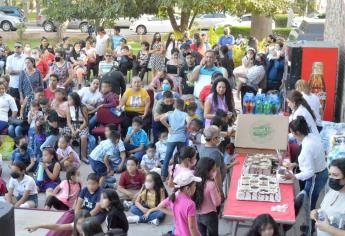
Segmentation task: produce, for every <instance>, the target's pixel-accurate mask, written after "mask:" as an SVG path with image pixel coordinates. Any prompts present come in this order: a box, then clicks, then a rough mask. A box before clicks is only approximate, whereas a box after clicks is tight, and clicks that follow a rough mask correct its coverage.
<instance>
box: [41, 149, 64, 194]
mask: <svg viewBox="0 0 345 236" xmlns="http://www.w3.org/2000/svg"><path fill="white" fill-rule="evenodd" d="M43 168H44V170H43V180H42V181H37V186H38V188H39V190H40V192H43V193H46V194H47V195H50V194H51V193H52V192H53V190H54V188H55V187H56V186H58V185H59V184H60V171H61V165H60V163H59V160H58V157H57V154H56V152H55V150H54V149H53V148H46V149H44V150H43Z"/></svg>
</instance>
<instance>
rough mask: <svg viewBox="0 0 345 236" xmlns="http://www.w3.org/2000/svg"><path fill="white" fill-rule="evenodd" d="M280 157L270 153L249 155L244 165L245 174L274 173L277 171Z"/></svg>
mask: <svg viewBox="0 0 345 236" xmlns="http://www.w3.org/2000/svg"><path fill="white" fill-rule="evenodd" d="M278 162H279V161H278V158H277V156H275V155H270V154H253V155H248V156H247V158H246V161H245V162H244V166H243V174H244V175H247V174H256V175H272V174H275V173H276V170H277V166H278Z"/></svg>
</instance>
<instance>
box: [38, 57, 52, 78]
mask: <svg viewBox="0 0 345 236" xmlns="http://www.w3.org/2000/svg"><path fill="white" fill-rule="evenodd" d="M36 68H37V70H39V72H41V75H42V78H43V79H44V78H45V77H46V75H47V74H48V72H49V65H48V63H47V62H46V61H43V60H40V61H39V62H38V63H37V65H36Z"/></svg>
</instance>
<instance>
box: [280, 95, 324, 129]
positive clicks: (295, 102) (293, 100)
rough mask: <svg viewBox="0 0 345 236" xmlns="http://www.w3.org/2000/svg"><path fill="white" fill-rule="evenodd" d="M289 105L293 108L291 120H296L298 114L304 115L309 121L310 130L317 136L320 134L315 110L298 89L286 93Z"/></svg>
mask: <svg viewBox="0 0 345 236" xmlns="http://www.w3.org/2000/svg"><path fill="white" fill-rule="evenodd" d="M286 100H287V103H288V106H289V107H290V109H291V110H292V114H291V115H290V117H289V121H290V122H291V121H292V120H295V119H296V117H297V116H303V117H304V119H305V120H306V121H307V124H308V127H309V129H310V132H311V133H312V134H314V135H316V136H320V133H319V131H318V130H317V127H316V118H315V115H314V112H313V110H312V109H311V108H310V106H309V105H308V103H307V101H306V100H304V98H303V95H302V94H301V93H300V92H298V91H296V90H291V91H289V92H288V93H287V95H286Z"/></svg>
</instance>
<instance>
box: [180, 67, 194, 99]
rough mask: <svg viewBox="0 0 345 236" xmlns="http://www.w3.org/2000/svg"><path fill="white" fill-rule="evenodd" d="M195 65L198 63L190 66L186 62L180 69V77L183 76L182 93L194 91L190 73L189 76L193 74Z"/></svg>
mask: <svg viewBox="0 0 345 236" xmlns="http://www.w3.org/2000/svg"><path fill="white" fill-rule="evenodd" d="M195 66H196V65H194V66H193V67H188V65H187V64H184V66H183V67H182V68H181V70H180V77H181V78H182V80H181V87H182V94H193V93H194V84H193V83H189V81H188V74H190V75H189V76H191V74H192V72H193V70H194V68H195Z"/></svg>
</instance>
